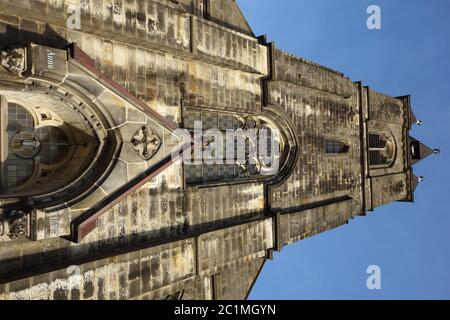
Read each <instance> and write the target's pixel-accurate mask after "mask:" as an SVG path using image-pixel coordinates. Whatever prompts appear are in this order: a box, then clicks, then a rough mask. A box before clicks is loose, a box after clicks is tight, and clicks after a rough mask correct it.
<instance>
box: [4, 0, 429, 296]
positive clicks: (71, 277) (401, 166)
mask: <svg viewBox="0 0 450 320" xmlns="http://www.w3.org/2000/svg"><path fill="white" fill-rule="evenodd" d="M77 8H79V9H80V11H79V12H80V18H81V20H80V29H79V30H78V29H73V28H68V25H67V21H68V19H71V17H73V16H72V14H73V13H74V12H75V13H76V12H77V11H76V9H77ZM74 10H75V11H74ZM0 12H1V14H0V49H1V50H2V66H3V68H2V69H1V70H0V99H1V100H0V102H1V110H0V137H1V139H0V164H1V166H0V168H1V175H0V177H1V179H2V181H1V183H0V191H1V193H0V299H180V298H183V299H245V298H246V297H247V296H248V294H249V292H250V290H251V288H252V286H253V284H254V281H256V278H257V276H258V274H259V273H260V271H261V269H262V267H263V266H264V262H265V261H266V260H267V259H271V258H272V255H273V251H277V250H281V249H282V247H283V246H284V245H287V244H290V243H293V242H295V241H299V240H302V239H304V238H307V237H311V236H314V235H316V234H318V233H321V232H325V231H327V230H330V229H332V228H336V227H339V226H342V225H345V224H346V223H348V221H349V220H350V219H352V218H353V217H355V216H357V215H365V214H366V213H367V212H368V211H372V210H373V209H375V208H376V207H379V206H382V205H385V204H388V203H390V202H393V201H413V199H414V197H413V194H414V189H415V187H416V184H417V180H418V179H417V177H415V176H414V175H413V170H412V164H414V163H415V162H417V161H418V160H420V159H421V158H423V157H425V156H427V155H429V154H430V153H431V150H430V149H429V148H427V147H426V146H424V145H422V144H420V143H419V142H417V141H416V140H415V139H412V138H410V137H409V130H410V128H411V126H412V125H413V124H414V123H413V122H414V121H415V120H414V119H415V118H414V115H413V114H412V111H411V106H410V99H409V97H408V96H405V97H398V98H396V97H388V96H386V95H383V94H381V93H377V92H375V91H374V90H372V89H370V88H368V87H363V86H362V84H361V83H354V82H352V81H351V80H349V79H348V78H346V77H345V76H344V75H343V74H342V73H340V72H337V71H334V70H331V69H329V68H326V67H324V66H321V65H319V64H317V63H314V62H311V61H308V60H305V59H302V58H298V57H295V56H292V55H290V54H288V53H286V52H283V51H282V50H279V49H278V48H276V46H275V44H274V43H267V42H266V40H265V37H264V36H263V37H258V38H256V37H255V35H254V33H253V31H252V30H251V28H250V27H249V25H248V23H247V22H246V20H245V18H244V17H243V15H242V13H241V11H240V10H239V8H238V6H237V4H236V3H235V1H232V0H206V1H204V0H180V1H169V0H142V1H135V0H53V1H47V0H20V1H13V2H11V1H7V0H0ZM36 101H38V102H39V104H37V103H36ZM14 108H15V109H14ZM27 119H28V120H27ZM196 120H199V121H202V124H203V128H202V129H203V130H207V129H216V130H221V131H224V130H231V129H232V130H236V129H237V128H239V127H240V126H242V127H248V126H251V124H252V123H256V125H255V126H260V125H262V126H264V125H266V126H269V127H271V128H276V129H277V130H279V131H280V132H281V138H280V139H281V140H282V142H283V143H282V149H281V152H280V155H279V156H280V168H279V170H278V172H276V173H274V174H271V175H268V176H263V175H258V174H256V175H251V174H249V172H250V171H249V170H250V167H249V165H248V164H247V163H245V164H240V163H237V162H236V163H232V164H231V165H230V164H218V165H209V164H203V163H202V164H201V165H188V164H186V163H184V162H183V161H182V157H183V156H184V155H185V154H186V153H188V152H189V149H187V148H186V145H183V144H182V143H181V142H182V141H184V140H183V139H182V136H180V134H179V132H178V130H176V129H177V128H186V129H189V130H192V129H193V126H194V121H196ZM27 121H28V122H27ZM27 123H28V124H32V125H30V128H31V129H33V130H37V129H39V128H49V127H56V128H65V129H64V134H65V136H67V139H66V140H61V141H62V142H61V141H59V140H57V139H56V138H51V139H50V140H49V141H47V140H45V139H43V138H42V137H41V136H38V135H37V134H34V133H33V132H34V131H33V130H31V129H30V130H31V133H30V130H28V131H26V130H25V129H24V126H25V125H24V124H27ZM25 127H26V126H25ZM36 128H37V129H36ZM54 130H56V129H54ZM18 134H19V135H18ZM51 137H53V136H51ZM14 139H16V140H17V141H18V142H17V144H16V145H12V143H11V141H16V140H14ZM52 139H53V140H52ZM55 139H56V140H57V141H56V140H55ZM46 141H47V142H46ZM415 143H416V144H417V143H418V144H420V145H419V147H418V148H417V150H416V149H414V148H412V149H411V146H412V144H415ZM200 144H202V141H200ZM45 145H51V146H52V148H49V150H48V152H47V158H45V157H43V156H44V155H45V154H44V153H43V150H44V149H43V148H44V147H43V146H45ZM57 145H58V146H60V147H59V148H56V147H55V146H57ZM195 145H198V141H194V146H195ZM178 147H179V149H178V151H179V152H180V156H179V157H175V158H174V157H173V156H171V155H172V154H171V153H172V152H173V150H175V149H176V148H178ZM81 154H82V155H83V156H80V155H81ZM45 159H47V160H45ZM48 159H50V160H51V161H50V160H48ZM86 159H88V160H89V161H86ZM63 160H64V161H66V162H64V161H63ZM86 162H87V163H86ZM243 167H244V168H245V170H243V169H242V168H243ZM197 178H198V179H197Z"/></svg>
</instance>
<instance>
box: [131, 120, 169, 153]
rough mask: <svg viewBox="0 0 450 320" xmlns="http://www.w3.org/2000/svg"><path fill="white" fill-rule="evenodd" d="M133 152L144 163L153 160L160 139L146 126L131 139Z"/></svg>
mask: <svg viewBox="0 0 450 320" xmlns="http://www.w3.org/2000/svg"><path fill="white" fill-rule="evenodd" d="M131 144H132V145H133V148H134V150H135V151H136V152H137V153H138V154H139V155H140V156H141V157H142V158H143V159H144V160H146V161H148V160H150V159H151V158H153V156H154V155H155V154H156V153H157V152H158V150H159V148H160V147H161V144H162V142H161V138H160V137H159V136H158V134H157V133H156V132H155V131H154V130H152V129H151V128H149V127H147V126H143V127H142V128H140V129H139V130H138V131H137V132H136V133H135V134H134V136H133V138H132V139H131Z"/></svg>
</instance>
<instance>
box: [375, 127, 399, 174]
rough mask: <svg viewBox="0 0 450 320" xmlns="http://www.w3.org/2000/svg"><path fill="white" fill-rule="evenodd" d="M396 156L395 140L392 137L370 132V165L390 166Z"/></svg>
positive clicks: (377, 166)
mask: <svg viewBox="0 0 450 320" xmlns="http://www.w3.org/2000/svg"><path fill="white" fill-rule="evenodd" d="M394 158H395V142H394V139H393V138H392V137H389V136H387V135H385V134H380V133H373V132H372V133H369V165H370V167H371V168H379V167H389V166H390V165H392V164H393V162H394Z"/></svg>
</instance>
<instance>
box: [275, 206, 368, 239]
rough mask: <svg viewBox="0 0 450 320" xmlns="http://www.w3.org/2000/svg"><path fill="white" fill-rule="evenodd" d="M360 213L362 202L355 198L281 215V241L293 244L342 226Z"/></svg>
mask: <svg viewBox="0 0 450 320" xmlns="http://www.w3.org/2000/svg"><path fill="white" fill-rule="evenodd" d="M359 213H360V204H359V203H358V202H357V201H355V200H348V201H343V202H339V203H334V204H331V205H327V206H322V207H319V208H314V209H310V210H306V211H302V212H298V213H293V214H285V215H282V216H281V217H280V230H281V237H280V241H281V243H282V245H286V244H291V243H294V242H297V241H300V240H303V239H306V238H310V237H312V236H314V235H316V234H319V233H322V232H326V231H328V230H331V229H334V228H337V227H340V226H342V225H344V224H346V223H347V222H348V220H349V219H350V218H352V217H354V216H355V215H357V214H359Z"/></svg>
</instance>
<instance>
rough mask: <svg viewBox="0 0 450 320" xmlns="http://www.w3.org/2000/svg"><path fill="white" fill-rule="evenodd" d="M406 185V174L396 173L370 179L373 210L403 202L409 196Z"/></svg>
mask: <svg viewBox="0 0 450 320" xmlns="http://www.w3.org/2000/svg"><path fill="white" fill-rule="evenodd" d="M408 183H409V180H408V173H397V174H392V175H386V176H380V177H374V178H372V179H371V187H372V200H373V203H372V206H373V208H376V207H380V206H383V205H386V204H389V203H392V202H395V201H400V200H405V199H406V198H407V197H408V194H409V186H408Z"/></svg>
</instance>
